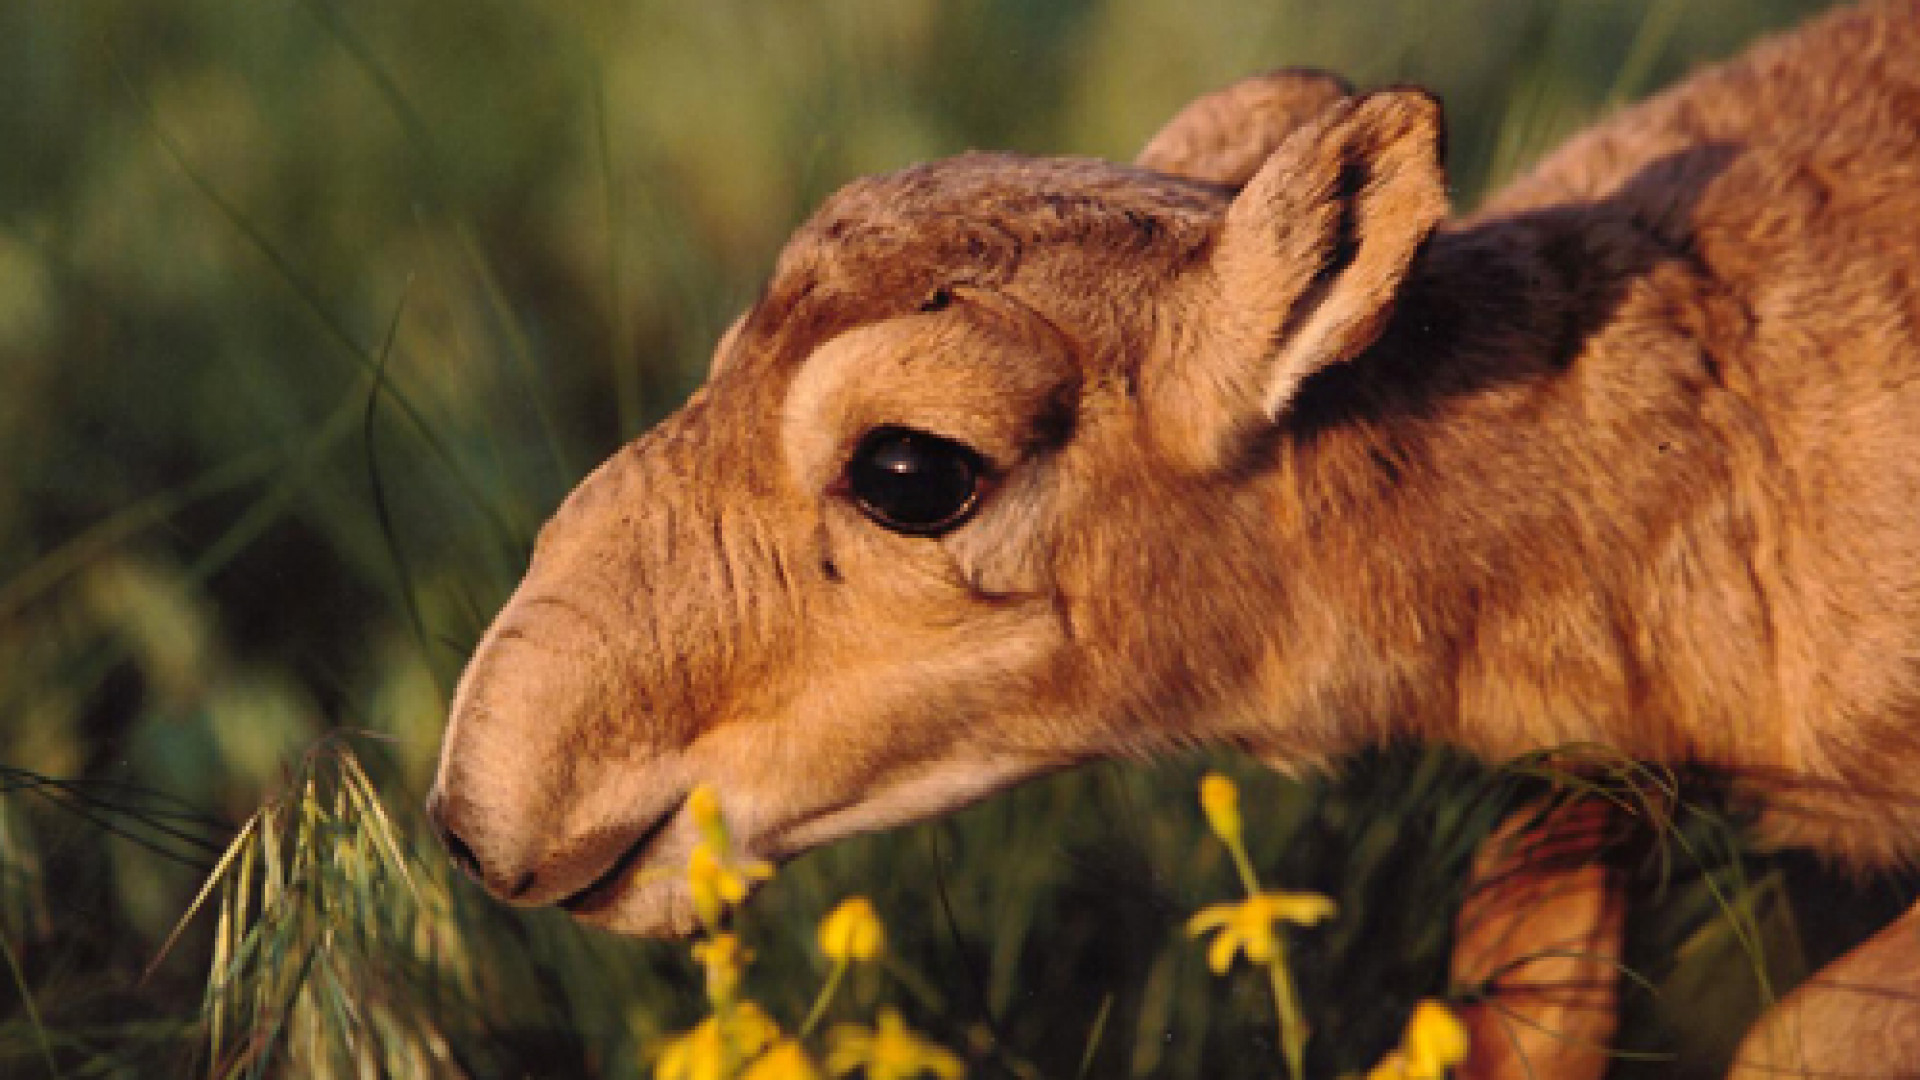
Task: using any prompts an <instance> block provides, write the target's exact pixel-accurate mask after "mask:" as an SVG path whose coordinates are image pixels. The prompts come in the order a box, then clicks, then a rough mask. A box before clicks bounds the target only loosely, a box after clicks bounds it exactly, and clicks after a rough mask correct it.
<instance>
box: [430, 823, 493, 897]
mask: <svg viewBox="0 0 1920 1080" xmlns="http://www.w3.org/2000/svg"><path fill="white" fill-rule="evenodd" d="M434 826H435V827H434V831H435V832H437V833H439V834H440V843H441V844H443V845H445V846H446V849H447V857H448V858H450V859H452V860H453V865H455V866H457V867H459V868H460V871H461V873H464V874H466V875H467V876H468V877H470V878H472V879H473V880H474V881H476V882H478V883H480V884H482V885H485V884H486V880H487V879H486V877H485V876H484V875H483V874H481V872H480V858H479V856H477V855H475V854H474V853H473V849H472V848H470V847H468V846H467V842H466V841H465V840H462V839H460V834H458V833H456V832H454V831H453V830H452V829H449V828H447V827H446V826H445V825H442V824H440V823H439V822H438V821H435V823H434Z"/></svg>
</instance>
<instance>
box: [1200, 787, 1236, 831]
mask: <svg viewBox="0 0 1920 1080" xmlns="http://www.w3.org/2000/svg"><path fill="white" fill-rule="evenodd" d="M1200 809H1201V810H1203V811H1205V812H1206V815H1207V824H1208V825H1210V826H1212V827H1213V833H1214V835H1215V836H1218V837H1219V838H1220V839H1222V840H1224V841H1226V842H1227V843H1229V844H1233V843H1237V842H1239V840H1240V789H1239V788H1236V787H1234V786H1233V781H1232V780H1229V779H1227V778H1226V777H1225V776H1222V775H1221V774H1219V773H1217V772H1210V773H1208V774H1207V775H1206V777H1205V778H1204V779H1202V780H1201V781H1200Z"/></svg>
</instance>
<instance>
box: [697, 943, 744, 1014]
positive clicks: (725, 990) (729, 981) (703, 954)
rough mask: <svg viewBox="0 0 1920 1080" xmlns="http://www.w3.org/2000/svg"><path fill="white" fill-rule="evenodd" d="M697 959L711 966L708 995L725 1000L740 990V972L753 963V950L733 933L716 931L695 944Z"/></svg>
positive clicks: (701, 963)
mask: <svg viewBox="0 0 1920 1080" xmlns="http://www.w3.org/2000/svg"><path fill="white" fill-rule="evenodd" d="M693 958H694V959H695V960H698V961H700V965H701V966H702V967H704V968H706V969H707V997H709V998H711V999H712V1000H713V1001H715V1002H723V1001H731V1000H733V995H734V993H735V992H736V991H738V990H739V989H740V974H741V972H743V971H744V970H746V966H747V965H748V964H750V963H752V962H753V952H752V950H750V949H748V948H747V947H746V946H744V945H742V944H740V939H739V938H737V937H735V936H734V935H732V934H715V935H714V936H713V937H712V938H710V939H708V940H706V941H702V942H699V943H698V944H696V945H694V947H693Z"/></svg>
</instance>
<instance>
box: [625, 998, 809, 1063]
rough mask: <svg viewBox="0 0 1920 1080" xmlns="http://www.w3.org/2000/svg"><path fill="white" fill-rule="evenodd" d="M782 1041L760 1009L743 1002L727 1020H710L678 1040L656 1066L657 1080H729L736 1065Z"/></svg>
mask: <svg viewBox="0 0 1920 1080" xmlns="http://www.w3.org/2000/svg"><path fill="white" fill-rule="evenodd" d="M779 1037H780V1029H779V1028H778V1027H776V1026H775V1025H774V1023H773V1021H772V1020H769V1019H768V1018H767V1014H766V1013H764V1012H761V1011H760V1007H759V1006H758V1005H755V1004H754V1003H753V1002H751V1001H743V1002H741V1003H740V1004H738V1005H735V1006H734V1007H733V1008H731V1009H729V1010H727V1013H726V1018H725V1020H722V1019H721V1017H719V1016H709V1017H707V1018H706V1019H705V1020H702V1021H700V1023H699V1024H698V1025H697V1026H696V1027H694V1029H693V1030H692V1031H689V1032H685V1033H684V1034H681V1035H678V1036H675V1037H674V1038H673V1039H672V1040H670V1041H669V1042H668V1043H667V1045H666V1048H665V1049H664V1050H662V1051H661V1052H660V1060H659V1061H657V1062H655V1063H654V1066H653V1077H654V1080H727V1077H728V1076H730V1075H732V1072H733V1065H734V1063H735V1062H739V1061H745V1060H747V1059H749V1058H752V1057H754V1056H755V1055H757V1054H759V1053H760V1051H761V1050H763V1049H765V1048H766V1046H767V1044H768V1043H770V1042H772V1041H774V1040H775V1039H777V1038H779Z"/></svg>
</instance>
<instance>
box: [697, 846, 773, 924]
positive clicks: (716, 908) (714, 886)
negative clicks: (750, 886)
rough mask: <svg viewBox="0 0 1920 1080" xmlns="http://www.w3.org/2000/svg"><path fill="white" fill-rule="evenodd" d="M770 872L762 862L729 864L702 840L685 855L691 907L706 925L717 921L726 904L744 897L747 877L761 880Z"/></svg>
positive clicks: (726, 906) (734, 902)
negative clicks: (691, 900) (691, 891)
mask: <svg viewBox="0 0 1920 1080" xmlns="http://www.w3.org/2000/svg"><path fill="white" fill-rule="evenodd" d="M772 876H773V867H771V866H768V865H767V864H766V863H763V862H749V863H741V864H737V865H730V864H729V863H728V862H727V861H726V860H723V859H722V858H721V856H720V854H719V853H718V852H717V851H716V850H715V849H714V848H713V847H711V846H709V845H708V843H707V842H706V841H705V840H702V841H700V842H699V843H697V844H695V845H693V854H691V855H689V856H688V857H687V884H688V885H689V886H690V887H691V888H692V889H693V908H694V910H695V911H696V912H698V913H699V915H700V921H701V923H702V924H704V925H705V926H707V927H709V928H712V927H716V926H719V925H720V916H721V915H722V914H723V913H724V912H725V910H726V909H727V908H728V907H730V906H732V905H734V904H738V903H739V902H740V901H742V900H745V899H746V898H747V882H748V880H750V879H751V880H754V881H765V880H766V879H767V878H770V877H772Z"/></svg>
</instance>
